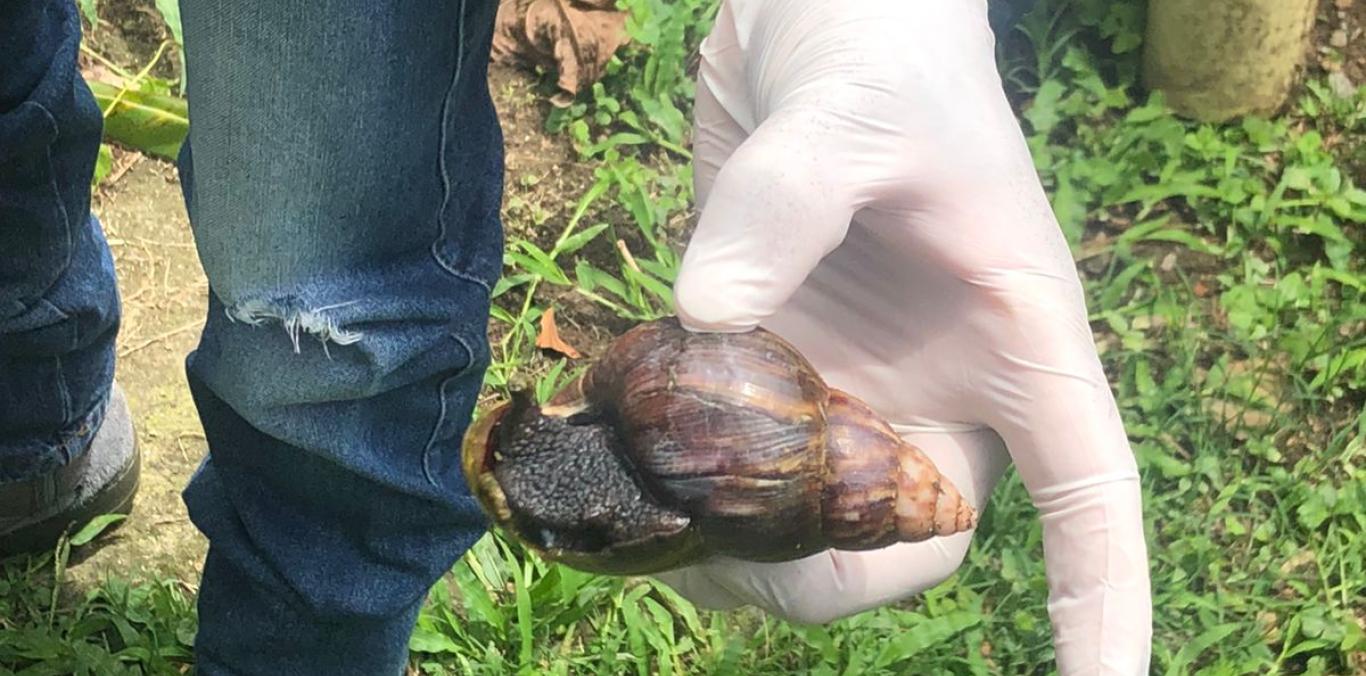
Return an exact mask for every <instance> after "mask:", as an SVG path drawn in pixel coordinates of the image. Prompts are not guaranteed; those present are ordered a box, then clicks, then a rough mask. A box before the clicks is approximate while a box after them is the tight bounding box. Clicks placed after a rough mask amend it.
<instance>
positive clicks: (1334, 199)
mask: <svg viewBox="0 0 1366 676" xmlns="http://www.w3.org/2000/svg"><path fill="white" fill-rule="evenodd" d="M624 5H625V6H627V7H628V8H629V9H630V10H631V12H632V21H631V22H630V30H631V31H632V35H633V37H634V38H635V44H634V45H633V46H632V47H631V48H630V49H628V50H627V51H626V52H623V53H622V54H621V55H620V57H619V59H618V61H616V62H614V63H613V64H612V66H611V68H610V69H609V72H608V75H607V76H606V77H605V78H604V80H603V81H602V82H601V83H600V84H599V85H598V86H597V87H595V88H594V89H593V91H591V92H588V93H585V94H584V95H583V96H582V97H580V100H579V101H578V102H577V103H576V104H575V105H574V106H572V107H570V108H568V109H565V110H560V111H556V112H555V113H554V114H553V115H552V117H551V120H550V127H549V128H548V129H547V132H548V133H552V134H564V135H567V136H568V138H570V139H572V140H573V141H574V144H575V147H576V148H577V151H578V152H579V154H580V157H581V160H582V161H583V162H585V163H588V164H590V165H591V166H593V167H594V173H593V177H594V180H593V182H592V183H591V185H588V186H585V189H584V191H583V194H582V195H581V197H580V200H579V208H578V209H577V210H576V211H575V213H574V215H573V217H572V218H571V219H569V220H567V221H566V222H565V223H563V224H558V223H556V224H546V226H545V227H542V228H538V229H535V230H525V229H524V230H518V231H516V233H517V234H516V236H514V237H511V238H510V239H509V247H508V253H507V257H506V263H507V266H506V270H505V272H506V274H505V276H504V279H503V280H502V282H501V283H500V284H499V285H498V288H497V290H496V291H497V294H498V296H497V300H496V304H497V307H496V309H495V311H494V323H493V326H492V336H493V338H494V346H495V352H494V354H495V363H494V365H493V367H492V368H491V369H490V371H489V376H488V392H489V394H490V395H494V394H497V393H500V392H503V391H505V390H506V388H507V387H509V386H510V384H511V383H518V382H533V383H535V384H536V386H537V391H538V392H539V393H540V394H541V395H542V396H546V395H548V394H549V393H550V392H552V391H554V389H555V388H556V386H557V385H558V384H559V383H562V382H564V380H565V379H566V378H568V377H569V376H571V375H572V374H573V373H574V372H575V370H576V369H577V368H580V365H579V363H578V362H573V361H569V360H564V359H558V358H555V357H553V356H551V355H550V354H547V353H545V352H542V351H540V350H538V349H537V348H536V345H535V339H536V336H537V335H538V330H539V328H538V327H539V321H540V319H541V317H542V315H543V313H545V312H546V311H547V310H550V309H555V310H556V311H557V314H559V315H561V316H570V317H575V318H576V319H577V320H579V321H582V322H596V323H598V324H600V325H605V326H614V327H619V326H623V325H626V324H629V323H630V322H633V321H637V320H640V319H647V318H651V317H657V316H660V315H662V314H667V313H669V311H670V309H671V302H672V299H671V296H670V293H669V287H670V284H671V282H672V280H673V274H674V272H675V271H676V269H677V266H678V261H679V252H680V251H681V248H682V246H683V244H684V243H685V242H686V235H687V227H686V223H687V222H688V219H689V217H690V216H691V212H690V204H691V200H692V194H691V181H690V174H689V165H688V159H689V158H688V154H687V150H686V148H687V146H688V139H687V131H688V129H687V126H688V112H687V111H688V107H689V103H690V101H691V97H692V89H691V81H690V78H689V76H688V75H687V74H686V72H685V70H686V67H687V64H688V62H689V58H690V55H691V54H692V51H693V48H694V46H695V45H696V43H697V41H698V40H699V39H700V37H701V36H702V35H704V34H705V29H706V26H707V23H708V22H709V21H710V17H711V16H712V12H713V11H714V3H713V2H711V1H710V0H677V1H673V2H664V1H663V0H626V1H625V2H624ZM1141 15H1142V13H1141V10H1140V5H1138V4H1135V3H1132V2H1117V3H1105V2H1099V1H1097V0H1087V1H1085V2H1064V1H1063V0H1046V1H1045V2H1042V3H1041V7H1040V8H1039V9H1038V10H1037V11H1035V12H1034V13H1033V14H1031V15H1030V17H1029V18H1028V19H1027V20H1026V22H1025V23H1024V24H1023V25H1022V26H1021V27H1020V29H1019V30H1018V31H1017V32H1016V33H1014V34H1013V35H1011V36H1010V39H1009V40H1008V42H1007V44H1006V45H1004V46H1003V48H1002V50H1001V52H1002V53H1001V63H1002V70H1003V72H1004V73H1005V74H1006V76H1007V81H1008V83H1009V87H1010V90H1011V93H1012V96H1013V97H1014V98H1015V100H1017V101H1018V102H1019V106H1020V110H1021V118H1022V121H1023V123H1024V126H1025V130H1026V132H1027V134H1028V138H1029V141H1030V143H1031V146H1032V148H1033V149H1034V152H1035V157H1036V160H1037V165H1038V168H1039V172H1040V175H1041V176H1042V178H1043V180H1044V182H1045V185H1046V186H1047V187H1048V189H1049V192H1050V194H1051V195H1052V197H1053V201H1054V207H1055V209H1056V210H1057V212H1058V214H1059V217H1060V219H1061V220H1062V223H1063V227H1064V230H1065V231H1066V233H1067V235H1068V238H1069V240H1070V241H1071V242H1072V243H1073V245H1074V250H1075V252H1076V257H1077V261H1078V265H1079V267H1080V269H1081V271H1082V273H1083V277H1084V281H1085V283H1086V289H1087V293H1088V300H1089V303H1090V307H1091V309H1092V313H1093V314H1092V320H1093V326H1094V327H1095V329H1096V332H1097V340H1098V345H1099V346H1100V348H1101V350H1102V358H1103V360H1104V362H1105V364H1106V367H1107V369H1108V371H1109V373H1110V376H1111V378H1112V382H1113V383H1114V387H1115V389H1116V392H1117V395H1118V401H1119V403H1120V406H1121V409H1122V412H1123V415H1124V418H1125V420H1126V421H1127V424H1128V429H1129V432H1130V436H1131V439H1132V441H1133V445H1134V448H1135V452H1136V453H1137V455H1138V459H1139V463H1140V467H1141V469H1142V474H1143V489H1144V495H1145V503H1146V505H1147V533H1148V538H1149V543H1150V552H1151V561H1152V579H1153V590H1154V598H1153V602H1154V611H1155V612H1154V615H1155V625H1156V626H1155V640H1154V646H1153V650H1154V672H1155V673H1161V674H1188V673H1200V674H1215V675H1223V674H1266V673H1309V674H1346V673H1362V672H1363V671H1364V670H1366V658H1363V649H1366V637H1363V625H1364V624H1366V604H1364V603H1363V601H1362V599H1363V598H1366V569H1363V567H1364V566H1366V547H1363V544H1362V540H1361V534H1362V528H1363V521H1364V520H1366V510H1363V507H1366V472H1363V469H1362V461H1363V452H1364V451H1366V411H1363V402H1364V401H1366V302H1363V294H1366V226H1363V224H1364V223H1366V191H1363V189H1362V188H1361V187H1360V186H1358V185H1357V182H1359V181H1362V180H1364V177H1366V162H1363V161H1362V160H1361V155H1360V146H1359V145H1354V143H1356V142H1355V141H1354V139H1359V138H1361V137H1362V135H1363V134H1364V133H1366V93H1359V94H1358V95H1357V96H1356V97H1355V98H1349V99H1343V98H1339V97H1336V96H1334V95H1333V94H1331V93H1330V91H1329V90H1328V88H1326V87H1324V86H1321V85H1320V84H1319V83H1318V82H1317V81H1314V80H1311V81H1309V82H1308V83H1306V86H1305V87H1304V89H1303V91H1302V92H1301V93H1300V94H1299V96H1298V98H1297V100H1296V101H1294V102H1293V105H1292V106H1291V107H1290V109H1288V110H1287V111H1286V112H1285V113H1283V114H1282V115H1279V116H1277V117H1275V118H1271V119H1262V118H1249V119H1245V120H1241V121H1239V122H1236V123H1231V124H1227V125H1207V124H1198V123H1193V122H1189V121H1185V120H1182V119H1179V118H1177V117H1174V116H1173V115H1171V114H1170V113H1169V112H1168V111H1167V110H1166V109H1165V107H1164V106H1163V103H1162V101H1161V99H1160V97H1157V96H1149V95H1146V94H1143V93H1142V90H1141V89H1140V88H1139V87H1138V86H1137V78H1136V69H1137V66H1136V56H1137V53H1138V50H1139V49H1140V48H1141V37H1140V36H1141V34H1142V33H1141V25H1140V21H1141ZM580 347H581V348H583V347H591V346H580ZM580 361H581V360H580ZM58 554H61V552H58V553H57V554H54V555H52V556H48V557H38V558H36V559H29V560H23V561H14V562H10V563H9V564H7V565H6V566H5V567H4V568H3V577H0V630H3V631H0V673H5V672H6V671H7V670H12V671H14V672H17V673H24V674H47V673H52V674H56V673H100V674H105V673H122V672H121V671H119V670H120V669H122V670H127V671H129V672H130V673H176V672H177V670H178V669H180V668H182V667H183V666H184V665H185V664H186V663H187V662H188V660H189V659H190V658H189V655H190V642H191V639H192V636H193V626H194V619H193V608H192V604H191V601H190V599H192V597H193V593H192V592H193V590H192V588H187V587H185V586H183V585H182V584H180V583H176V582H174V581H156V580H138V581H131V582H124V581H115V580H111V581H109V582H108V583H107V584H105V585H104V586H102V587H99V588H97V589H94V590H92V591H90V592H88V593H86V594H84V595H79V596H76V595H73V594H72V593H70V592H66V593H63V592H62V590H61V587H60V582H61V580H62V572H61V571H62V567H63V565H64V563H63V561H64V555H58ZM1046 594H1047V587H1046V584H1045V580H1044V569H1043V564H1042V550H1041V540H1040V528H1039V524H1038V522H1037V519H1036V514H1035V512H1034V510H1033V508H1032V506H1031V505H1030V502H1029V498H1028V495H1027V494H1026V493H1025V491H1024V490H1023V488H1022V487H1021V485H1020V483H1019V481H1018V478H1016V477H1014V476H1013V475H1011V476H1009V477H1008V478H1007V480H1006V481H1004V482H1003V484H1002V486H1001V487H1000V488H999V490H998V491H997V493H996V494H995V495H994V497H993V500H992V503H991V505H990V507H989V508H988V510H987V511H986V513H985V515H984V517H983V523H982V527H981V530H980V535H979V537H978V538H977V540H976V542H975V544H974V546H973V548H972V550H971V552H970V553H969V556H968V560H967V562H966V563H965V565H964V566H963V567H962V568H961V569H960V570H959V571H958V573H957V574H956V575H955V576H954V577H953V579H951V580H949V581H948V582H946V583H945V584H943V585H941V586H940V587H938V588H936V589H934V590H931V591H930V592H928V593H927V594H925V595H923V596H922V597H919V598H916V599H912V600H910V601H908V602H906V603H904V604H901V605H899V606H897V607H891V608H884V609H881V610H877V611H873V612H868V613H864V614H862V615H859V616H856V617H853V618H849V619H846V620H842V621H840V622H837V623H834V624H832V625H829V626H825V627H802V626H795V625H790V624H786V623H782V622H777V621H774V620H772V619H769V618H766V617H764V616H762V615H760V614H758V613H755V612H751V611H739V612H734V613H708V612H702V611H699V610H697V609H695V608H693V607H692V606H691V605H690V604H689V603H688V602H687V601H685V600H683V599H681V598H679V597H678V596H676V595H675V594H673V593H672V592H671V591H670V590H669V589H668V588H667V587H664V586H662V585H659V584H656V583H654V582H652V581H651V580H648V579H617V578H604V577H597V576H592V575H588V574H584V573H580V572H577V571H574V570H572V569H568V568H565V567H563V566H558V565H553V564H548V563H546V562H544V561H541V560H539V559H537V558H536V557H534V556H531V555H529V554H527V553H526V552H524V551H521V550H520V549H519V548H518V547H517V546H516V545H515V544H514V543H510V542H508V541H506V540H504V539H503V538H501V537H499V536H498V535H497V534H496V533H494V534H490V535H489V536H487V537H485V538H484V539H483V540H481V541H480V542H479V543H478V545H477V546H476V547H475V548H474V549H473V550H472V551H471V552H470V553H469V554H468V555H467V556H466V557H464V558H463V559H462V560H461V561H460V563H459V564H458V565H457V566H456V567H455V569H454V570H452V571H451V573H450V574H449V575H448V576H447V577H446V578H445V579H443V580H442V581H441V583H440V584H438V585H437V586H436V587H435V588H434V589H433V591H432V594H431V597H430V599H429V602H428V604H427V607H426V608H425V610H424V612H423V613H422V615H421V617H420V619H419V623H418V626H417V630H416V632H415V634H414V636H413V639H412V643H411V647H412V648H413V651H414V652H413V660H412V668H413V670H414V671H415V672H417V673H425V674H456V673H458V674H484V673H488V674H504V673H550V674H579V673H611V674H617V673H640V674H645V673H663V674H669V673H700V674H729V673H737V672H749V673H763V674H770V673H772V674H777V673H794V672H801V673H814V674H898V673H906V672H908V671H910V672H915V673H948V674H979V673H1009V674H1015V673H1049V672H1050V671H1051V670H1052V669H1053V664H1052V657H1053V655H1052V647H1051V636H1050V628H1049V624H1048V620H1047V614H1046V610H1045V603H1046Z"/></svg>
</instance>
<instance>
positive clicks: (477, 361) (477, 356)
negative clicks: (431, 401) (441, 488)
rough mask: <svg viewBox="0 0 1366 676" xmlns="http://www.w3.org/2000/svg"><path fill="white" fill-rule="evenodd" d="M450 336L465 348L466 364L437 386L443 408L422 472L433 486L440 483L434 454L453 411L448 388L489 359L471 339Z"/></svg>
mask: <svg viewBox="0 0 1366 676" xmlns="http://www.w3.org/2000/svg"><path fill="white" fill-rule="evenodd" d="M450 337H451V339H453V340H455V342H457V343H459V344H460V347H461V348H462V349H464V350H465V357H466V361H465V363H466V366H465V368H462V369H460V371H459V372H457V373H455V374H452V375H451V376H449V377H448V378H446V379H445V380H443V381H441V385H440V386H439V387H437V397H438V398H439V399H440V404H441V410H440V413H438V415H437V418H436V424H435V425H433V426H432V433H431V435H430V436H429V437H428V438H427V446H426V448H424V449H423V450H422V474H423V476H425V477H426V478H427V483H429V484H431V485H432V486H438V485H439V484H438V482H437V480H436V474H435V472H434V471H433V470H432V455H433V453H434V452H435V451H436V446H437V444H438V443H439V442H440V441H441V440H442V436H443V435H442V430H443V429H445V427H446V423H447V420H448V419H449V417H450V415H451V414H452V413H453V412H452V411H451V410H450V405H449V402H450V398H451V397H450V395H449V393H448V389H449V387H450V386H451V384H453V383H455V382H457V381H459V380H460V379H461V378H464V377H466V376H468V375H469V374H470V372H471V371H472V370H475V369H478V368H480V367H482V366H483V365H484V364H485V363H486V362H487V361H488V356H487V352H481V351H479V350H475V349H474V345H472V344H471V341H469V340H467V339H466V338H465V337H464V336H461V335H460V334H459V333H456V332H452V333H451V334H450Z"/></svg>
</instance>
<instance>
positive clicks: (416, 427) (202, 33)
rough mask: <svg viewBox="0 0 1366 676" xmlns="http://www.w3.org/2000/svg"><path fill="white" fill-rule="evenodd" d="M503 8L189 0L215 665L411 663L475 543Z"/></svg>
mask: <svg viewBox="0 0 1366 676" xmlns="http://www.w3.org/2000/svg"><path fill="white" fill-rule="evenodd" d="M496 9H497V2H496V0H424V1H420V2H402V3H399V2H368V1H361V0H322V1H318V0H313V1H310V2H301V1H299V0H271V1H269V2H264V1H262V2H242V1H241V0H181V17H182V21H183V28H184V39H185V47H186V51H185V54H186V68H187V73H186V76H187V82H188V92H187V93H188V98H189V103H190V108H189V110H190V135H189V139H188V142H187V144H186V146H185V148H184V150H183V152H182V156H181V172H182V173H181V179H182V185H183V186H184V192H185V200H186V205H187V207H188V210H189V215H190V222H191V224H192V227H193V229H194V234H195V241H196V244H197V247H198V250H199V255H200V260H201V262H202V264H203V267H204V271H205V273H206V274H207V276H208V280H209V285H210V290H211V294H210V297H209V298H208V317H207V323H206V325H205V328H204V332H203V335H202V338H201V340H200V343H199V345H198V346H197V348H196V349H195V351H194V352H193V353H192V354H191V355H190V356H189V358H188V360H187V371H188V377H189V383H190V387H191V392H192V394H193V396H194V399H195V403H196V405H197V407H198V411H199V414H200V417H201V420H202V422H203V425H204V431H205V434H206V436H207V438H208V445H209V457H208V458H207V460H206V461H205V462H204V464H203V465H202V467H201V468H200V469H199V471H198V472H197V474H196V475H195V477H194V478H193V480H192V481H191V483H190V485H189V487H188V488H187V489H186V491H185V501H186V504H187V505H188V507H189V511H190V516H191V518H192V519H193V521H194V523H195V524H196V526H198V527H199V528H200V530H202V531H203V533H204V534H205V536H206V537H207V538H208V540H209V553H208V558H207V560H206V562H205V569H204V575H203V580H202V584H201V586H200V594H199V612H200V633H199V637H198V639H197V643H196V653H197V661H198V669H199V672H200V673H203V674H210V675H216V674H237V673H249V674H320V675H321V674H358V675H359V674H366V675H371V674H399V673H401V672H402V668H403V666H404V663H405V660H406V655H407V653H406V645H407V640H408V636H409V634H410V632H411V629H412V625H413V622H414V620H415V618H416V614H417V612H418V609H419V606H420V605H421V603H422V601H423V599H424V596H425V594H426V592H427V591H428V589H429V587H430V586H431V585H432V584H433V583H434V582H435V581H436V580H437V579H438V578H439V576H440V575H441V574H442V573H443V572H445V571H447V570H448V569H449V568H450V567H451V566H452V565H453V564H454V563H455V561H456V559H457V558H458V557H459V556H460V555H461V554H463V553H464V552H465V551H466V549H468V548H469V546H471V545H472V544H473V543H474V541H475V540H476V539H477V538H478V537H479V536H481V535H482V534H483V533H484V529H485V527H486V523H485V520H484V517H483V515H482V513H481V512H480V510H479V508H478V507H477V504H476V503H475V502H474V501H473V500H472V498H471V497H470V496H469V494H468V492H467V490H466V488H465V485H464V480H463V478H462V476H461V469H460V462H459V453H460V442H461V437H462V435H463V433H464V431H465V428H466V426H467V425H468V423H469V420H470V416H471V413H472V411H473V408H474V404H475V400H476V397H477V395H478V393H479V389H480V386H481V384H482V382H483V375H484V371H485V368H486V366H487V364H488V361H489V348H488V340H487V330H488V312H489V295H490V289H491V288H492V286H493V284H494V282H495V281H496V280H497V277H498V275H499V273H500V271H501V268H502V232H501V224H500V221H499V206H500V201H501V196H502V173H503V165H502V160H503V155H502V152H503V151H502V133H501V130H500V128H499V125H498V120H497V116H496V113H495V110H494V107H493V102H492V99H491V97H490V96H489V91H488V84H487V78H486V72H487V61H488V52H489V42H490V37H491V34H492V29H493V19H494V14H495V11H496Z"/></svg>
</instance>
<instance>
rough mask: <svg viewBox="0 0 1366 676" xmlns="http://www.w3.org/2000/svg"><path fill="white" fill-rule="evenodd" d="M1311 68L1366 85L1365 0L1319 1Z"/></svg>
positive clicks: (1354, 83) (1358, 84)
mask: <svg viewBox="0 0 1366 676" xmlns="http://www.w3.org/2000/svg"><path fill="white" fill-rule="evenodd" d="M1314 56H1315V59H1314V61H1316V62H1317V63H1314V62H1313V61H1311V67H1315V66H1316V67H1317V68H1318V69H1321V70H1322V71H1323V72H1324V73H1334V72H1340V73H1341V74H1342V75H1345V76H1346V78H1347V82H1349V83H1351V84H1353V85H1356V86H1361V85H1366V0H1320V2H1319V7H1318V13H1317V15H1316V17H1315V23H1314Z"/></svg>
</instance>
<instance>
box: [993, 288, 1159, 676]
mask: <svg viewBox="0 0 1366 676" xmlns="http://www.w3.org/2000/svg"><path fill="white" fill-rule="evenodd" d="M1064 281H1065V280H1064V278H1061V277H1059V278H1057V280H1055V281H1049V279H1048V278H1046V277H1040V276H1036V275H1006V276H1004V277H1001V278H1000V279H998V280H997V281H996V284H997V286H996V287H995V288H993V289H992V290H991V294H992V296H993V298H994V299H995V300H996V301H997V307H998V310H999V317H998V319H999V321H1000V322H1001V323H1000V324H999V325H998V326H996V327H995V330H994V331H993V333H992V335H993V338H992V341H991V342H990V344H989V346H988V353H987V354H986V355H984V359H983V360H982V370H981V371H980V373H979V374H978V376H977V379H978V385H979V387H978V388H977V391H978V392H979V393H980V396H981V400H980V401H979V402H978V406H979V408H980V410H982V411H984V412H986V417H987V422H988V423H989V424H990V425H991V426H992V427H993V428H994V429H996V431H997V432H998V433H1000V435H1001V436H1002V438H1003V439H1004V440H1005V442H1006V444H1007V447H1008V449H1009V452H1010V455H1011V458H1012V460H1013V461H1014V463H1015V466H1016V467H1017V468H1018V470H1019V472H1020V476H1021V479H1022V480H1023V483H1024V485H1025V487H1026V489H1027V490H1028V491H1029V494H1030V496H1031V498H1032V500H1033V502H1034V504H1035V506H1036V507H1037V508H1038V510H1039V514H1040V518H1041V520H1042V522H1043V543H1044V557H1045V567H1046V570H1047V577H1048V583H1049V591H1050V593H1049V613H1050V617H1051V619H1052V623H1053V629H1054V638H1055V646H1056V648H1057V655H1058V665H1059V668H1060V670H1061V671H1062V673H1064V674H1069V673H1096V672H1097V670H1098V669H1100V668H1102V667H1108V668H1110V669H1111V670H1110V671H1105V672H1104V673H1147V660H1148V654H1149V649H1150V646H1149V642H1148V641H1149V636H1150V633H1151V602H1152V601H1151V596H1150V591H1149V575H1148V568H1147V544H1146V542H1145V540H1144V531H1143V511H1142V496H1141V491H1140V487H1139V482H1138V471H1137V465H1136V462H1135V460H1134V456H1133V452H1132V450H1131V448H1130V445H1129V442H1128V438H1127V435H1126V434H1125V430H1124V425H1123V422H1122V420H1121V419H1120V414H1119V409H1118V406H1117V405H1116V403H1115V400H1114V397H1113V395H1112V393H1111V390H1110V387H1109V383H1108V381H1107V378H1106V376H1105V373H1104V370H1103V368H1102V366H1101V364H1100V360H1099V358H1098V356H1097V354H1096V350H1095V347H1094V342H1093V340H1092V337H1091V335H1092V334H1091V331H1090V328H1089V326H1088V325H1087V322H1086V316H1085V313H1084V311H1083V309H1082V307H1081V305H1082V301H1081V299H1080V298H1079V294H1071V293H1064V292H1062V291H1060V290H1059V289H1060V287H1065V288H1070V284H1063V282H1064Z"/></svg>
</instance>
